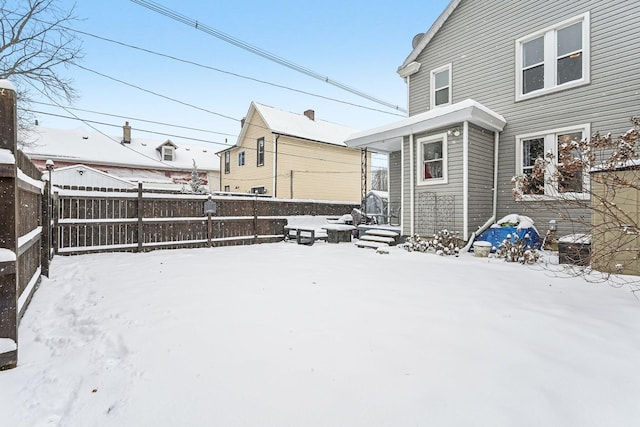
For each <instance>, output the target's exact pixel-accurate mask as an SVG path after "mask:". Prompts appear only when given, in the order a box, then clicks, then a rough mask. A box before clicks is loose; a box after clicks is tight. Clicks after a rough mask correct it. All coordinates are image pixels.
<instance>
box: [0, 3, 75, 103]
mask: <svg viewBox="0 0 640 427" xmlns="http://www.w3.org/2000/svg"><path fill="white" fill-rule="evenodd" d="M57 3H58V0H26V1H25V0H0V18H1V19H0V31H1V34H0V42H1V45H0V79H10V80H12V82H13V83H14V84H15V85H16V87H17V88H18V94H19V100H20V101H26V100H27V99H28V97H29V88H33V87H36V88H37V89H38V90H41V91H42V92H43V93H45V94H47V95H48V96H50V97H52V98H58V99H64V100H66V101H67V102H71V101H73V99H74V98H75V96H76V92H75V90H74V88H73V84H72V83H73V82H72V80H70V79H68V78H65V77H64V76H63V75H62V74H61V73H60V71H61V66H64V65H66V64H70V63H72V62H74V61H76V60H78V59H80V58H81V57H82V50H81V45H80V41H79V40H78V39H77V37H76V35H75V33H73V32H72V31H70V30H68V27H70V26H72V24H73V22H74V21H76V18H75V16H74V8H73V7H72V8H71V9H70V10H63V9H62V8H61V7H59V6H58V4H57Z"/></svg>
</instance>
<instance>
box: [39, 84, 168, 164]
mask: <svg viewBox="0 0 640 427" xmlns="http://www.w3.org/2000/svg"><path fill="white" fill-rule="evenodd" d="M26 81H27V83H28V84H29V85H30V86H31V87H33V88H34V89H35V90H37V91H38V92H40V94H41V95H42V96H44V97H46V98H47V99H49V101H51V102H53V103H54V104H56V105H58V107H60V108H62V109H63V110H65V107H64V106H62V105H60V104H58V103H57V102H56V101H55V100H54V99H53V98H51V97H50V96H49V95H47V94H46V93H45V92H44V91H42V90H41V89H40V88H38V87H37V86H36V85H34V84H33V83H31V82H30V81H29V80H26ZM65 111H67V113H69V114H71V115H72V116H73V117H75V118H76V119H77V120H80V121H82V122H83V123H85V124H86V125H87V126H88V127H90V128H91V129H93V130H95V131H96V132H98V133H99V134H100V135H102V136H104V137H105V138H107V139H108V140H109V141H113V142H114V143H115V144H118V145H119V146H121V147H124V148H126V149H128V150H131V151H133V152H134V153H136V154H138V155H140V156H142V157H145V158H147V159H149V160H152V161H154V162H156V163H159V164H161V165H164V166H166V167H168V168H170V169H178V168H176V167H175V166H174V165H170V164H167V163H165V162H163V161H161V160H158V159H154V158H153V157H150V156H147V155H146V154H143V153H140V152H139V151H136V150H134V149H133V148H131V147H128V146H126V145H123V144H120V142H119V141H117V140H115V139H114V138H113V137H111V136H109V135H107V134H105V133H104V132H102V131H101V130H100V129H98V128H96V127H95V126H93V125H92V124H91V123H88V122H87V121H85V120H83V119H81V118H80V117H78V116H77V115H75V114H74V113H73V112H72V111H68V110H65Z"/></svg>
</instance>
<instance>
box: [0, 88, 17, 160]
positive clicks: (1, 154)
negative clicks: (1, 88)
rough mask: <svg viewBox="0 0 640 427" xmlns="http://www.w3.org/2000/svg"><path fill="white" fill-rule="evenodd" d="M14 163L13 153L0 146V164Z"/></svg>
mask: <svg viewBox="0 0 640 427" xmlns="http://www.w3.org/2000/svg"><path fill="white" fill-rule="evenodd" d="M0 81H2V80H0ZM15 163H16V158H15V157H14V156H13V153H12V152H11V151H9V150H7V149H6V148H0V165H13V164H15Z"/></svg>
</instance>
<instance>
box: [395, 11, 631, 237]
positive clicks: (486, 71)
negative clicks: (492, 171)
mask: <svg viewBox="0 0 640 427" xmlns="http://www.w3.org/2000/svg"><path fill="white" fill-rule="evenodd" d="M587 11H589V12H590V19H591V27H590V31H591V44H590V47H591V58H590V69H591V81H590V83H589V84H587V85H584V86H580V87H576V88H570V89H566V90H564V91H559V92H554V93H550V94H547V95H543V96H539V97H535V98H531V99H527V100H523V101H519V102H515V90H516V89H515V69H516V58H515V41H516V40H517V39H519V38H521V37H524V36H527V35H529V34H532V33H535V32H537V31H539V30H542V29H544V28H546V27H550V26H553V25H555V24H557V23H559V22H562V21H564V20H566V19H570V18H573V17H576V16H578V15H580V14H582V13H584V12H587ZM638 34H640V7H637V4H636V3H635V2H633V1H624V0H612V1H607V2H604V1H598V0H586V1H581V2H576V1H571V2H552V1H526V2H525V1H517V2H516V1H513V2H506V1H500V0H483V1H471V0H463V1H462V2H461V3H460V5H459V6H458V7H457V8H456V9H455V10H454V12H453V13H452V14H451V16H450V17H449V19H448V20H447V21H446V22H445V24H444V25H443V27H442V28H441V29H440V30H439V31H438V32H437V33H436V35H435V36H434V37H433V39H432V40H431V42H430V43H429V44H428V45H427V47H426V48H425V50H424V51H423V52H422V53H421V54H420V55H419V56H418V58H417V59H416V60H417V62H420V63H421V64H422V65H421V68H420V71H419V72H418V73H416V74H415V75H413V76H411V82H410V96H409V98H410V102H409V111H410V115H414V114H418V113H421V112H423V111H426V110H428V108H429V75H430V71H431V70H433V69H435V68H437V67H440V66H443V65H445V64H448V63H451V64H452V100H453V102H459V101H462V100H464V99H467V98H472V99H474V100H476V101H478V102H480V103H482V104H484V105H485V106H487V107H489V108H490V109H492V110H493V111H495V112H497V113H499V114H501V115H502V116H504V118H505V119H506V121H507V126H506V127H505V129H504V131H503V132H502V133H501V135H500V141H499V144H500V146H499V169H498V216H499V217H500V216H503V215H506V214H509V213H514V212H515V213H524V214H526V215H529V216H532V217H533V218H534V220H535V221H536V224H537V225H538V226H539V227H540V228H541V230H540V231H541V232H544V230H545V229H546V223H547V222H548V221H549V219H559V218H558V215H557V213H553V212H550V211H549V209H548V206H547V208H546V209H542V207H541V206H539V205H537V204H536V203H534V202H519V203H516V202H515V201H514V199H513V196H512V192H511V189H512V183H511V178H512V177H513V176H514V175H515V173H516V164H515V155H516V154H515V143H516V135H521V134H527V133H532V132H544V131H548V130H552V129H557V128H563V127H567V126H574V125H581V124H586V123H588V124H590V125H591V132H592V133H593V132H596V131H600V132H602V133H609V132H611V133H612V134H613V135H619V134H622V133H624V132H625V131H626V130H628V129H629V128H630V127H631V124H630V122H629V118H630V117H631V116H633V115H637V114H638V113H639V110H640V90H638V88H639V87H640V73H638V71H637V70H638V64H640V49H638V41H637V39H638ZM451 160H452V159H450V165H451V164H452V162H451ZM486 161H487V162H489V160H488V159H487V160H486ZM470 162H471V164H474V162H475V159H472V160H470ZM488 164H491V162H489V163H488ZM450 167H451V166H450ZM405 168H406V166H405ZM474 204H475V201H474ZM567 213H568V214H569V215H571V216H572V217H579V216H588V212H587V211H583V210H574V211H569V212H567ZM569 226H570V225H569V224H567V223H566V221H565V223H563V222H562V221H560V222H559V230H558V232H559V233H560V234H561V233H564V232H565V231H573V230H571V229H570V228H569ZM469 230H470V231H473V228H472V227H471V226H470V228H469Z"/></svg>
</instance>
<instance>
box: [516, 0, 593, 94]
mask: <svg viewBox="0 0 640 427" xmlns="http://www.w3.org/2000/svg"><path fill="white" fill-rule="evenodd" d="M589 27H590V19H589V12H587V13H584V14H582V15H580V16H577V17H574V18H571V19H568V20H566V21H563V22H561V23H559V24H557V25H554V26H552V27H549V28H545V29H543V30H541V31H538V32H536V33H533V34H530V35H528V36H526V37H522V38H520V39H518V40H516V101H519V100H523V99H527V98H532V97H535V96H538V95H544V94H547V93H550V92H555V91H558V90H563V89H567V88H571V87H576V86H581V85H584V84H587V83H589V81H590V71H589V70H590V68H589V64H590V56H591V55H590V52H591V49H590V44H589V39H590V35H589V34H590V29H589Z"/></svg>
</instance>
